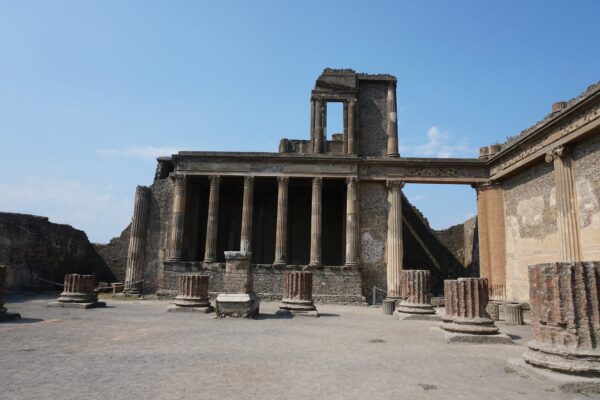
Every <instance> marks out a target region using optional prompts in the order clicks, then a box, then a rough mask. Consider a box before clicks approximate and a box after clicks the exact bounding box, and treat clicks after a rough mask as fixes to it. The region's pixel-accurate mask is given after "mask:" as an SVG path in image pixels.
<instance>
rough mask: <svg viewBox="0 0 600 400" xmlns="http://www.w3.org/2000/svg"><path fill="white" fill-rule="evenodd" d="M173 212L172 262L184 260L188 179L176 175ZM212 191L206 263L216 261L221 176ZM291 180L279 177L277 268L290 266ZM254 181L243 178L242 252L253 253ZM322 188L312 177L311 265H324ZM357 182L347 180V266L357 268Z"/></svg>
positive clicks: (213, 180) (318, 179)
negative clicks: (289, 199)
mask: <svg viewBox="0 0 600 400" xmlns="http://www.w3.org/2000/svg"><path fill="white" fill-rule="evenodd" d="M172 179H173V183H174V186H173V188H174V191H173V213H172V221H171V235H170V240H169V258H168V259H169V260H170V261H181V260H182V257H183V237H184V234H183V230H184V225H185V224H184V216H185V203H186V199H185V198H186V180H185V177H184V176H183V175H177V174H175V175H173V176H172ZM209 179H210V189H209V201H208V218H207V224H206V247H205V252H204V254H205V256H204V260H203V261H204V262H206V263H210V262H215V261H216V260H217V232H218V220H219V191H220V186H221V177H220V176H218V175H212V176H209ZM289 179H290V178H289V177H287V176H280V177H277V186H278V189H277V220H276V231H275V260H274V262H273V264H275V265H280V266H282V265H286V264H287V263H288V251H287V250H288V249H287V242H288V240H287V233H288V187H289ZM254 180H255V178H254V177H253V176H245V177H244V194H243V199H242V224H241V235H240V237H241V239H240V249H241V250H242V251H250V250H251V248H252V240H253V238H252V216H253V207H254ZM322 187H323V178H322V177H313V178H312V196H311V197H312V200H311V218H310V221H311V222H310V265H311V266H320V265H322V263H323V261H322ZM358 197H359V195H358V179H357V178H356V177H349V178H347V179H346V234H345V236H346V237H345V249H346V253H345V254H346V261H345V265H346V266H349V267H355V266H358V265H359V260H358V257H359V256H358V248H359V245H360V243H359V240H360V238H359V203H358Z"/></svg>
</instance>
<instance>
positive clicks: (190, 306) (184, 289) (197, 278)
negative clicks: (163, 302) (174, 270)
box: [167, 274, 215, 313]
mask: <svg viewBox="0 0 600 400" xmlns="http://www.w3.org/2000/svg"><path fill="white" fill-rule="evenodd" d="M173 303H174V305H172V306H169V308H167V311H187V312H189V311H191V312H201V313H210V312H213V311H214V310H215V309H214V308H213V307H212V306H211V305H210V300H209V298H208V275H200V274H184V275H181V276H180V277H179V293H178V295H177V297H175V301H174V302H173Z"/></svg>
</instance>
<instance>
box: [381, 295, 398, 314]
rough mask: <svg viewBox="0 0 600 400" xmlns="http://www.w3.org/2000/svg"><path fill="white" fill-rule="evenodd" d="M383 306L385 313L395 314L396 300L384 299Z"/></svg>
mask: <svg viewBox="0 0 600 400" xmlns="http://www.w3.org/2000/svg"><path fill="white" fill-rule="evenodd" d="M382 306H383V315H394V310H395V309H396V300H394V299H384V300H383V302H382Z"/></svg>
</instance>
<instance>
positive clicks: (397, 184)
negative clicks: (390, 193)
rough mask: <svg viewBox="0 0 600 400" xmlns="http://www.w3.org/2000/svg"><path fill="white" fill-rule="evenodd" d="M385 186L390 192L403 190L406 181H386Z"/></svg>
mask: <svg viewBox="0 0 600 400" xmlns="http://www.w3.org/2000/svg"><path fill="white" fill-rule="evenodd" d="M385 185H386V186H387V188H388V189H389V190H392V189H402V188H403V187H404V181H400V180H397V179H393V180H387V181H385Z"/></svg>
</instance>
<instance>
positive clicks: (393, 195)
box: [387, 180, 404, 299]
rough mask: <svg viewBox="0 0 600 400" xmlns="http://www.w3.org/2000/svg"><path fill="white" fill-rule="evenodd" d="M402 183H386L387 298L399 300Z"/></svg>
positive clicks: (401, 253) (401, 247)
mask: <svg viewBox="0 0 600 400" xmlns="http://www.w3.org/2000/svg"><path fill="white" fill-rule="evenodd" d="M403 187H404V182H402V181H398V180H389V181H387V188H388V227H387V297H388V298H390V299H399V298H400V294H401V288H400V284H401V280H402V277H401V274H402V267H403V266H402V261H403V257H404V247H403V246H404V243H403V240H402V188H403Z"/></svg>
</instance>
